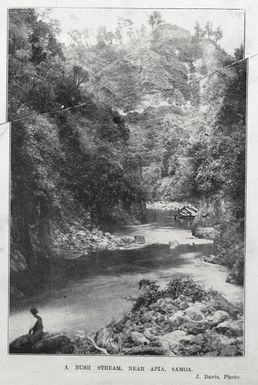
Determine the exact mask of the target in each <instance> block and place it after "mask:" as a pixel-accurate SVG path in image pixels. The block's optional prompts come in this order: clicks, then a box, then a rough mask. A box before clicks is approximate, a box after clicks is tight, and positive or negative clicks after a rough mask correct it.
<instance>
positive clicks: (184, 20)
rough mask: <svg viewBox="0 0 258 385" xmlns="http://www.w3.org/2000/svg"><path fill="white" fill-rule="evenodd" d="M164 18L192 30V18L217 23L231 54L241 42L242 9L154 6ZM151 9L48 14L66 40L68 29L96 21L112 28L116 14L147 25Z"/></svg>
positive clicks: (91, 25) (73, 10)
mask: <svg viewBox="0 0 258 385" xmlns="http://www.w3.org/2000/svg"><path fill="white" fill-rule="evenodd" d="M158 11H159V12H160V13H161V15H162V18H163V20H164V21H165V22H167V23H170V24H176V25H178V26H179V27H181V28H184V29H187V30H188V31H190V32H191V33H193V32H194V29H193V28H194V25H195V22H196V20H197V21H198V22H199V23H200V25H201V26H204V25H205V24H206V22H207V21H208V20H209V21H211V22H212V23H213V26H214V28H217V27H218V26H221V28H222V30H223V34H224V36H223V38H222V40H221V41H220V45H221V46H222V48H224V49H225V50H226V51H227V52H228V53H230V54H233V52H234V50H235V48H238V47H239V46H240V44H241V43H243V42H244V11H243V10H225V9H223V10H211V9H166V10H164V9H163V10H162V9H159V10H158ZM152 12H153V10H152V9H114V8H113V9H96V8H95V9H90V8H72V7H71V8H52V9H51V18H54V19H57V20H58V21H59V22H60V28H61V32H60V35H59V40H61V41H62V42H63V43H69V35H68V32H69V31H71V30H73V29H77V30H79V31H81V30H83V29H90V30H92V31H94V32H95V31H96V30H97V28H98V27H99V26H100V25H103V26H105V27H106V29H107V30H108V31H112V32H114V31H115V28H116V25H117V21H118V18H119V17H122V18H129V19H131V20H132V21H133V23H134V27H135V28H136V29H138V28H140V26H141V24H145V25H148V22H147V20H148V17H149V15H150V14H151V13H152Z"/></svg>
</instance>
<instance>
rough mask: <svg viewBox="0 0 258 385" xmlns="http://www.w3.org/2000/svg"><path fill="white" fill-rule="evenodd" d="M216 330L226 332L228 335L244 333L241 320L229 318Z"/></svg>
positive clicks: (236, 335) (233, 335) (235, 335)
mask: <svg viewBox="0 0 258 385" xmlns="http://www.w3.org/2000/svg"><path fill="white" fill-rule="evenodd" d="M216 331H217V332H218V333H222V334H225V335H226V336H228V337H238V336H242V335H243V325H242V322H241V321H239V320H237V321H232V320H227V321H224V322H221V323H220V324H218V325H217V326H216Z"/></svg>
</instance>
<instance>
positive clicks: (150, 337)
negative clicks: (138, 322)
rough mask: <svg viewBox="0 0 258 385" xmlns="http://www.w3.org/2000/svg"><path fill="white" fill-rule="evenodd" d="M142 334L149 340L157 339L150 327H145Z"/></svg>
mask: <svg viewBox="0 0 258 385" xmlns="http://www.w3.org/2000/svg"><path fill="white" fill-rule="evenodd" d="M143 334H144V337H146V338H147V339H148V340H149V341H154V340H156V339H157V337H156V336H155V334H153V331H152V328H146V329H145V330H144V332H143Z"/></svg>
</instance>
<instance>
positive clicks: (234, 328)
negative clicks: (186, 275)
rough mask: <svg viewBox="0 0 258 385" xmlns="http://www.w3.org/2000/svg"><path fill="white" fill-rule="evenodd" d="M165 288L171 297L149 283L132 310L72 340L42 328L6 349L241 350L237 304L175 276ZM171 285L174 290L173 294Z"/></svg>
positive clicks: (139, 352) (215, 352)
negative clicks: (37, 336)
mask: <svg viewBox="0 0 258 385" xmlns="http://www.w3.org/2000/svg"><path fill="white" fill-rule="evenodd" d="M180 282H182V283H180ZM171 285H172V286H171ZM173 285H174V286H173ZM168 287H170V290H171V287H173V288H174V289H173V293H172V292H171V296H168V295H167V294H168V292H166V291H162V292H160V291H158V290H156V289H155V288H154V289H155V290H154V289H153V287H152V288H151V290H150V291H147V292H146V291H145V293H144V295H143V296H140V297H138V299H136V304H135V305H134V306H132V310H131V311H130V312H128V313H127V314H124V316H123V318H122V319H120V320H119V321H112V322H111V323H110V324H108V325H107V326H105V327H103V328H101V329H100V330H98V331H97V332H96V333H92V334H87V335H86V336H85V337H77V338H74V339H72V338H68V337H67V336H65V335H59V334H56V335H49V334H48V333H45V334H44V336H43V339H42V340H41V341H39V342H37V343H36V344H35V345H34V346H30V344H28V341H27V337H26V336H22V337H19V338H18V339H16V340H15V341H13V342H12V343H11V344H10V352H11V353H24V352H25V353H26V352H27V353H46V354H53V353H61V354H66V353H74V354H105V355H110V354H119V355H166V356H239V355H242V354H243V313H242V309H241V306H240V305H232V304H231V303H229V302H228V301H227V300H226V299H225V298H224V297H223V296H222V295H220V294H219V293H217V292H215V291H204V290H203V289H202V288H201V287H200V286H198V285H196V284H194V283H193V281H191V280H186V281H180V280H178V281H176V286H175V284H174V283H171V284H170V286H168ZM175 288H177V289H176V291H177V292H178V295H175ZM178 288H179V289H180V290H179V289H178ZM185 288H186V289H187V288H188V289H189V288H191V293H189V295H184V294H179V293H180V291H181V292H182V291H185ZM192 289H193V290H192ZM161 293H162V294H161ZM160 295H162V296H161V297H160V298H158V299H157V300H156V298H157V296H160ZM152 298H153V300H152ZM197 299H198V300H197ZM141 303H142V305H140V304H141Z"/></svg>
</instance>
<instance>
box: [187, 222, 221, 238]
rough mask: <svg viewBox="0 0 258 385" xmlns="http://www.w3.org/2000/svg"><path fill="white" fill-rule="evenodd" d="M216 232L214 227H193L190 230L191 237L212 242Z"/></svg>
mask: <svg viewBox="0 0 258 385" xmlns="http://www.w3.org/2000/svg"><path fill="white" fill-rule="evenodd" d="M217 233H218V231H217V230H216V229H215V228H214V227H201V226H198V225H195V226H194V228H193V230H192V235H194V236H195V237H197V238H206V239H212V240H214V239H215V238H216V235H217Z"/></svg>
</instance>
